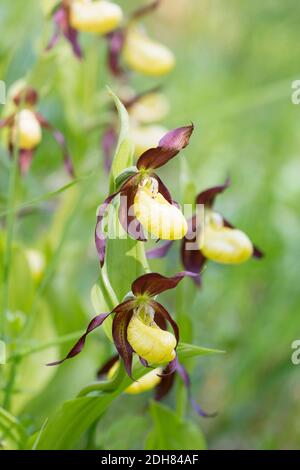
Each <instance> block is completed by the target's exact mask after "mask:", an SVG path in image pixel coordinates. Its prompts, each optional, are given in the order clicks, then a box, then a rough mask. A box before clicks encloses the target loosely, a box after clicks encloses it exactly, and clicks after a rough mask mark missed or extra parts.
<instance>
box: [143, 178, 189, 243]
mask: <svg viewBox="0 0 300 470" xmlns="http://www.w3.org/2000/svg"><path fill="white" fill-rule="evenodd" d="M155 181H156V180H155ZM134 213H135V216H136V218H137V219H138V221H139V222H140V223H141V224H142V225H143V227H144V228H145V229H146V230H147V232H148V233H151V234H152V235H154V236H155V237H157V238H159V239H161V240H180V239H181V238H183V237H184V235H185V234H186V232H187V229H188V227H187V222H186V220H185V218H184V216H183V214H182V212H181V211H180V210H179V209H178V208H177V207H176V206H174V205H172V204H170V203H169V202H168V201H167V200H166V199H165V198H164V196H163V195H162V194H161V193H159V192H158V191H157V190H156V191H155V190H154V191H153V189H149V187H147V186H146V185H145V186H140V187H139V189H138V190H137V193H136V195H135V198H134Z"/></svg>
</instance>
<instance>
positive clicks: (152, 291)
mask: <svg viewBox="0 0 300 470" xmlns="http://www.w3.org/2000/svg"><path fill="white" fill-rule="evenodd" d="M185 276H194V274H193V273H188V272H181V273H178V274H176V275H175V276H173V277H165V276H162V275H161V274H158V273H148V274H144V275H143V276H140V277H139V278H137V279H136V280H135V281H134V282H133V283H132V286H131V293H130V294H129V295H128V296H126V300H124V301H123V302H122V303H121V304H119V305H117V306H116V307H115V308H114V309H113V310H112V311H111V312H109V313H101V314H100V315H97V316H96V317H95V318H93V319H92V320H91V322H90V323H89V325H88V327H87V329H86V332H85V333H84V335H83V336H81V338H79V340H78V341H77V342H76V344H75V345H74V346H73V348H72V349H71V350H70V352H69V353H68V354H67V356H66V357H65V358H64V359H62V360H61V361H57V362H53V363H51V364H48V365H57V364H61V363H62V362H64V361H65V360H66V359H70V358H71V357H74V356H76V355H77V354H79V353H80V352H81V351H82V349H83V347H84V344H85V340H86V336H87V335H88V334H89V333H90V332H91V331H93V330H94V329H95V328H98V327H99V326H101V325H102V323H103V322H104V321H105V320H106V318H107V317H108V316H109V315H112V314H114V318H113V324H112V334H113V341H114V343H115V346H116V349H117V351H118V354H119V356H120V358H121V359H122V360H123V362H124V365H125V368H126V371H127V374H128V375H129V376H130V377H131V375H132V357H133V353H136V354H137V355H138V356H139V357H140V360H141V362H142V364H143V365H145V366H147V365H148V364H149V363H155V365H157V366H158V365H159V364H166V363H168V364H169V368H170V373H171V372H172V371H173V370H174V368H175V366H176V364H177V359H176V347H177V344H178V340H179V330H178V326H177V324H176V322H175V321H174V320H173V318H172V317H171V315H170V314H169V312H168V311H167V310H166V309H165V308H164V307H163V306H162V305H161V304H160V303H158V302H157V301H156V300H154V297H156V296H157V295H158V294H160V293H162V292H165V291H167V290H169V289H173V288H175V287H176V286H177V284H178V283H179V282H180V281H181V280H182V279H183V278H184V277H185ZM167 322H168V323H170V325H171V327H172V329H173V333H170V332H168V331H166V329H167V326H166V325H167Z"/></svg>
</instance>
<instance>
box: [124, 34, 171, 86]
mask: <svg viewBox="0 0 300 470" xmlns="http://www.w3.org/2000/svg"><path fill="white" fill-rule="evenodd" d="M123 57H124V60H125V61H126V63H127V64H128V66H129V67H130V68H131V69H132V70H135V71H136V72H139V73H143V74H145V75H150V76H158V77H159V76H161V75H165V74H167V73H168V72H170V70H171V69H172V68H173V67H174V64H175V57H174V54H173V53H172V52H171V51H170V50H169V49H168V48H167V47H165V46H163V45H162V44H159V43H158V42H156V41H152V39H150V38H148V36H146V34H145V33H144V32H143V31H141V30H139V29H136V28H130V29H129V30H128V32H127V36H126V40H125V45H124V50H123Z"/></svg>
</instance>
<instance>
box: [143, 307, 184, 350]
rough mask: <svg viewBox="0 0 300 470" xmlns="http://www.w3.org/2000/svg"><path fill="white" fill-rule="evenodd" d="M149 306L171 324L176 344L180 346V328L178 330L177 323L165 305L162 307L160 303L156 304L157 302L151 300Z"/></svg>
mask: <svg viewBox="0 0 300 470" xmlns="http://www.w3.org/2000/svg"><path fill="white" fill-rule="evenodd" d="M149 305H151V307H152V308H153V309H154V311H155V312H158V313H159V314H160V315H162V316H163V317H164V318H165V320H166V321H167V322H169V323H170V325H171V327H172V329H173V332H174V335H175V338H176V342H177V344H178V342H179V328H178V325H177V323H176V321H175V320H173V318H172V317H171V315H170V314H169V312H168V311H167V310H166V309H165V307H164V306H163V305H161V304H160V303H159V302H156V300H150V302H149Z"/></svg>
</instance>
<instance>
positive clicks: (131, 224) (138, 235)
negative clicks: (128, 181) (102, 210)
mask: <svg viewBox="0 0 300 470" xmlns="http://www.w3.org/2000/svg"><path fill="white" fill-rule="evenodd" d="M135 194H136V189H135V188H129V189H127V190H125V191H124V190H122V191H121V197H120V207H119V221H120V224H121V225H122V227H123V228H124V230H125V231H126V232H127V233H128V235H130V237H131V238H133V239H134V240H139V241H146V240H147V238H146V237H145V234H144V231H143V228H142V225H141V223H140V222H139V221H138V220H137V218H136V217H135V213H134V197H135Z"/></svg>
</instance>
